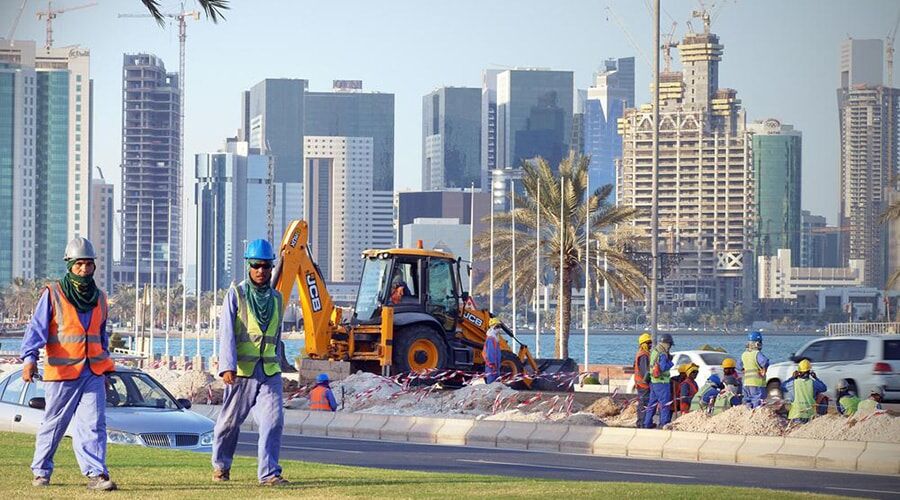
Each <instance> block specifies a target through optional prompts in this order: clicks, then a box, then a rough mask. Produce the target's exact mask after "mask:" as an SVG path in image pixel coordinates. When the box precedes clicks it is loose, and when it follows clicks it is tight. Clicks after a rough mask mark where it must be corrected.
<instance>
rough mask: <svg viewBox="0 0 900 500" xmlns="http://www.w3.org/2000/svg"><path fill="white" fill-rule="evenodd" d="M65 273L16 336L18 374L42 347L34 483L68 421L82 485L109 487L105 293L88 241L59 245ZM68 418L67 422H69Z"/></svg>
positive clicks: (45, 470) (29, 373) (27, 375)
mask: <svg viewBox="0 0 900 500" xmlns="http://www.w3.org/2000/svg"><path fill="white" fill-rule="evenodd" d="M64 259H65V261H66V268H67V269H68V272H67V273H66V275H65V277H63V278H62V279H61V280H59V281H57V282H54V283H50V284H48V285H47V287H46V288H45V289H44V291H43V292H42V293H41V298H40V299H39V300H38V303H37V307H36V308H35V310H34V315H33V316H32V317H31V323H29V325H28V329H27V330H26V331H25V337H24V339H23V340H22V360H23V361H24V362H25V365H24V367H23V368H22V379H23V380H24V381H25V382H31V381H32V380H33V379H34V378H35V376H37V359H38V356H39V355H40V353H39V351H40V349H41V348H42V347H45V348H46V352H47V362H46V364H45V365H44V376H43V380H44V398H45V407H44V416H43V417H42V418H41V427H40V429H39V430H38V433H37V438H36V440H35V446H34V461H33V462H32V463H31V471H32V472H33V473H34V479H33V480H32V481H31V484H32V485H34V486H47V485H49V484H50V476H51V475H52V474H53V455H54V454H56V448H57V447H58V446H59V442H60V440H62V438H63V435H64V434H65V432H66V429H67V428H69V424H70V423H72V426H71V428H70V429H69V430H70V431H71V435H72V447H73V448H74V449H75V459H76V460H77V461H78V465H79V467H80V468H81V473H82V474H84V475H85V476H87V477H88V478H89V479H88V489H90V490H100V491H110V490H114V489H116V483H114V482H112V481H110V479H109V470H107V468H106V376H105V373H107V372H111V371H113V370H114V369H115V366H114V365H113V361H112V359H110V357H109V336H108V335H107V333H106V318H107V304H106V294H105V293H103V291H102V290H100V289H99V288H97V285H96V284H95V283H94V271H95V270H96V266H95V264H94V259H96V254H95V253H94V245H92V244H91V242H90V241H88V240H86V239H84V238H75V239H73V240H72V241H70V242H69V244H68V245H66V252H65V257H64ZM73 417H74V422H73Z"/></svg>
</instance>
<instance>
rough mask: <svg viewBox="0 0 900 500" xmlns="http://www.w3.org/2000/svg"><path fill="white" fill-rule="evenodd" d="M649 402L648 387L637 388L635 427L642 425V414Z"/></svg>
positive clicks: (645, 411) (644, 412)
mask: <svg viewBox="0 0 900 500" xmlns="http://www.w3.org/2000/svg"><path fill="white" fill-rule="evenodd" d="M649 402H650V388H649V387H648V388H646V389H640V388H638V389H637V405H638V406H637V424H636V426H637V428H638V429H640V428H642V427H644V415H645V414H646V413H647V403H649Z"/></svg>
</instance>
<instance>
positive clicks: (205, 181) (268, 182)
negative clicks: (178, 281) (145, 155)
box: [194, 141, 272, 291]
mask: <svg viewBox="0 0 900 500" xmlns="http://www.w3.org/2000/svg"><path fill="white" fill-rule="evenodd" d="M194 176H195V182H196V186H195V190H196V191H195V203H197V206H199V207H200V211H199V217H200V245H199V246H200V252H199V258H198V264H199V265H200V283H201V290H202V291H210V290H212V289H213V282H214V281H215V282H216V288H217V289H220V290H221V289H224V288H227V287H228V286H229V285H230V284H231V283H237V282H240V281H241V280H243V279H244V276H245V275H244V250H245V249H246V246H247V243H248V242H250V241H252V240H255V239H258V238H263V239H267V238H268V237H269V228H268V224H267V223H266V222H265V221H266V220H268V218H269V214H270V212H271V206H272V199H271V194H270V193H271V188H272V174H271V172H270V169H269V158H268V156H265V155H261V154H259V151H258V150H256V149H251V148H249V147H248V144H247V143H246V142H243V141H229V142H228V143H227V146H226V150H225V151H220V152H217V153H200V154H197V155H195V157H194ZM195 272H196V271H195Z"/></svg>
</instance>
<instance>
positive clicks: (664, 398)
mask: <svg viewBox="0 0 900 500" xmlns="http://www.w3.org/2000/svg"><path fill="white" fill-rule="evenodd" d="M657 410H659V427H662V426H664V425H666V424H668V423H669V422H670V421H671V420H672V385H671V384H670V383H668V382H665V383H652V384H650V400H649V401H648V402H647V410H646V411H645V413H644V428H645V429H651V428H653V416H654V415H656V411H657Z"/></svg>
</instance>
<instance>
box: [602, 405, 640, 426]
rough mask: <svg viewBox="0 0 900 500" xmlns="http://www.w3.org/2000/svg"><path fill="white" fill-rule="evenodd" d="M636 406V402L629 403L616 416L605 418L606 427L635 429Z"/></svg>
mask: <svg viewBox="0 0 900 500" xmlns="http://www.w3.org/2000/svg"><path fill="white" fill-rule="evenodd" d="M637 405H638V402H637V400H635V401H631V402H630V403H628V404H627V405H626V406H625V408H623V409H622V410H621V411H620V412H619V414H618V415H613V416H609V417H607V418H605V419H604V421H605V422H606V425H608V426H610V427H635V424H636V422H637Z"/></svg>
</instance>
